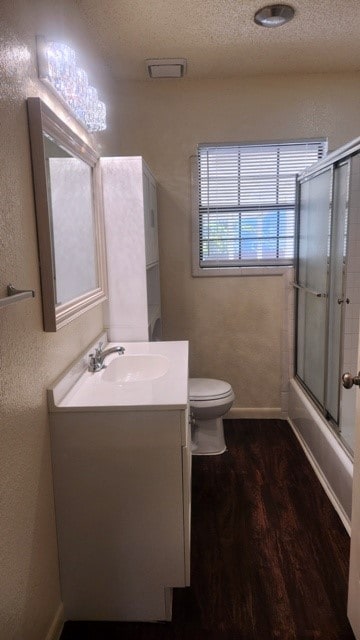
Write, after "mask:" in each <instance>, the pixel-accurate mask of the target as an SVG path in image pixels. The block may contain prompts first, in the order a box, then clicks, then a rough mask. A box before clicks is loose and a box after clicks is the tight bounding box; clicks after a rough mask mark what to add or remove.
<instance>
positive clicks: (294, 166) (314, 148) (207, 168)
mask: <svg viewBox="0 0 360 640" xmlns="http://www.w3.org/2000/svg"><path fill="white" fill-rule="evenodd" d="M324 151H325V141H324V140H316V141H313V140H310V141H309V140H308V141H296V142H281V143H269V144H244V145H240V144H224V145H199V148H198V158H197V169H198V192H197V198H196V200H197V202H196V221H195V231H196V244H197V247H196V254H197V255H196V262H197V266H198V267H200V269H204V268H207V269H209V268H214V267H217V268H219V267H220V268H224V267H225V268H226V267H243V266H274V265H276V266H280V265H289V264H292V261H293V256H294V227H295V187H296V174H297V173H301V172H302V171H304V170H305V169H306V168H307V167H308V166H310V165H311V164H313V163H314V162H316V161H317V160H319V159H320V158H321V157H322V156H323V154H324Z"/></svg>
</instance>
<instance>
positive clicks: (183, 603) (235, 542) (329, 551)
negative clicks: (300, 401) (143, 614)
mask: <svg viewBox="0 0 360 640" xmlns="http://www.w3.org/2000/svg"><path fill="white" fill-rule="evenodd" d="M225 434H226V440H227V444H228V451H227V452H226V453H225V454H223V455H221V456H211V457H195V458H193V521H192V571H191V587H190V588H188V589H176V590H174V605H173V621H172V622H171V623H162V624H161V623H160V624H150V623H149V624H148V623H121V622H67V623H66V624H65V627H64V630H63V633H62V636H61V640H82V639H85V638H86V640H115V639H116V640H118V639H121V640H135V639H136V640H180V639H183V638H186V639H189V640H203V639H205V638H206V639H209V640H212V639H214V640H217V639H219V640H296V639H304V640H305V639H306V640H309V639H314V640H351V639H354V636H353V633H352V631H351V628H350V625H349V622H348V620H347V617H346V597H347V579H348V558H349V537H348V535H347V534H346V532H345V530H344V528H343V526H342V524H341V521H340V520H339V518H338V516H337V514H336V513H335V511H334V509H333V507H332V506H331V504H330V502H329V500H328V498H327V496H326V495H325V493H324V491H323V489H322V487H321V485H320V484H319V482H318V480H317V479H316V477H315V476H314V473H313V471H312V469H311V467H310V465H309V463H308V461H307V459H306V458H305V456H304V454H303V452H302V450H301V447H300V445H299V443H298V441H297V439H296V438H295V436H294V434H293V433H292V431H291V429H290V427H289V425H288V424H287V423H286V422H285V421H280V420H264V421H261V420H232V421H230V420H228V421H226V422H225Z"/></svg>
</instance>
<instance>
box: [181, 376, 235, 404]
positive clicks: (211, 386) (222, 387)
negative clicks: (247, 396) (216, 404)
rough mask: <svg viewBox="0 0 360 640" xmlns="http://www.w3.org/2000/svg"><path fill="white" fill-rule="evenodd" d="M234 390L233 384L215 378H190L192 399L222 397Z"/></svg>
mask: <svg viewBox="0 0 360 640" xmlns="http://www.w3.org/2000/svg"><path fill="white" fill-rule="evenodd" d="M231 392H232V389H231V385H230V384H229V383H228V382H225V381H224V380H214V379H213V378H189V398H190V400H206V399H208V398H213V399H214V400H215V399H220V398H224V397H226V396H228V395H229V394H230V393H231Z"/></svg>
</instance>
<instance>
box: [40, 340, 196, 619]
mask: <svg viewBox="0 0 360 640" xmlns="http://www.w3.org/2000/svg"><path fill="white" fill-rule="evenodd" d="M124 346H125V355H126V354H127V357H128V358H132V357H135V358H136V357H138V356H139V354H142V355H141V358H142V360H143V361H144V359H146V357H147V355H149V354H150V355H158V354H160V355H161V357H163V358H166V359H167V361H168V369H167V371H166V372H165V373H164V375H162V376H160V377H156V378H154V379H149V377H148V374H147V377H146V379H144V381H143V382H138V383H130V382H129V383H124V384H119V383H118V382H114V383H110V382H108V381H107V380H108V378H107V377H106V376H105V372H108V371H109V370H110V367H111V364H113V363H114V362H115V363H116V361H117V359H118V358H120V357H124V358H125V356H118V355H117V354H112V355H111V356H109V357H108V359H107V365H108V366H107V368H106V369H105V370H104V373H103V372H98V373H94V374H91V373H89V372H88V371H84V372H83V374H82V375H81V376H80V378H79V379H78V380H77V381H76V382H75V385H74V379H75V380H76V375H77V376H79V367H81V366H82V365H81V363H80V364H79V363H77V364H76V365H75V366H74V369H73V370H70V371H68V372H67V373H66V375H65V377H64V378H61V379H59V381H58V382H57V383H56V384H55V385H54V387H53V388H52V389H50V390H49V392H48V394H49V407H50V429H51V450H52V463H53V475H54V494H55V512H56V526H57V536H58V547H59V562H60V583H61V593H62V600H63V603H64V609H65V618H66V619H72V620H125V621H126V620H127V621H156V620H171V613H172V588H173V587H185V586H188V585H189V584H190V512H191V449H190V442H191V440H190V431H189V421H188V400H187V386H188V384H187V368H188V345H187V343H185V342H178V343H176V342H163V343H161V342H153V343H151V342H147V343H124ZM124 362H126V361H125V359H124ZM156 375H157V374H156ZM70 385H71V388H70V389H69V387H70Z"/></svg>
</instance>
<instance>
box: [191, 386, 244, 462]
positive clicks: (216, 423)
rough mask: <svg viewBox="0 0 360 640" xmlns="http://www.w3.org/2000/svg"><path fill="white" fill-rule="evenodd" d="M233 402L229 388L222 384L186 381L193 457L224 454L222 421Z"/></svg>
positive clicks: (232, 395)
mask: <svg viewBox="0 0 360 640" xmlns="http://www.w3.org/2000/svg"><path fill="white" fill-rule="evenodd" d="M234 398H235V396H234V392H233V390H232V388H231V385H230V384H229V383H228V382H225V381H224V380H213V379H212V378H190V379H189V403H190V416H191V450H192V454H193V455H198V456H214V455H218V454H220V453H224V451H226V443H225V438H224V427H223V421H222V417H223V416H224V415H225V413H226V412H227V411H229V409H230V407H231V405H232V403H233V402H234Z"/></svg>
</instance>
